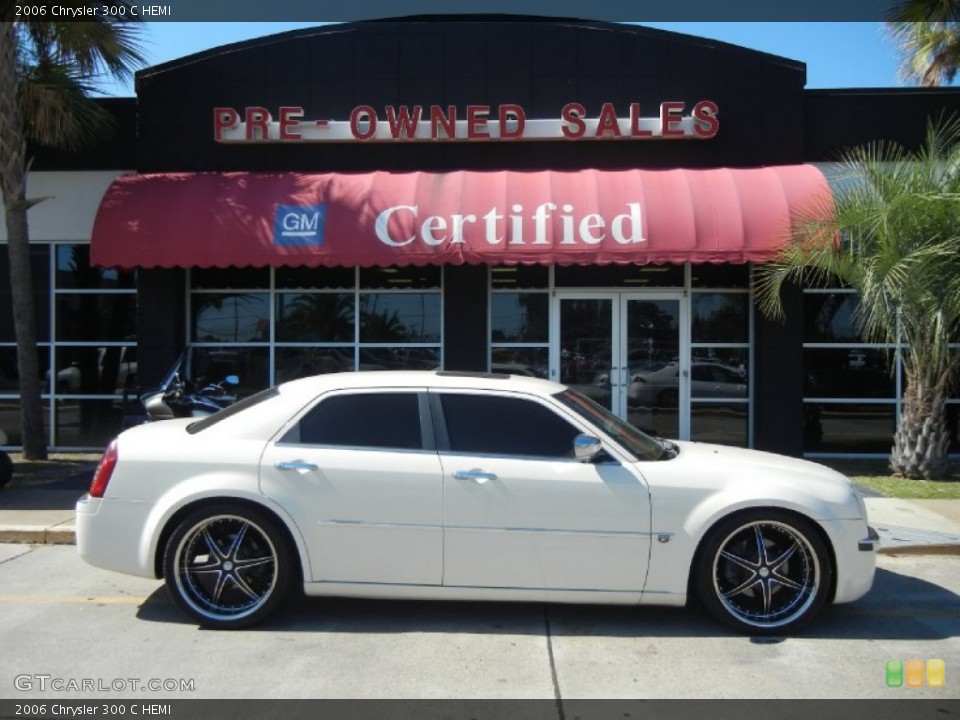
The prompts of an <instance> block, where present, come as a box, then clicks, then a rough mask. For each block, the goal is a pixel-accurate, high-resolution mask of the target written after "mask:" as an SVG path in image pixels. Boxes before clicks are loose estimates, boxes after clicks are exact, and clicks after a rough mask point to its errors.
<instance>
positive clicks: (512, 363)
mask: <svg viewBox="0 0 960 720" xmlns="http://www.w3.org/2000/svg"><path fill="white" fill-rule="evenodd" d="M490 357H491V362H490V371H491V372H497V373H507V374H509V375H527V376H529V377H538V378H543V379H546V377H547V373H548V371H549V367H550V351H549V349H548V348H545V347H538V348H527V347H523V348H520V347H496V346H494V347H492V348H491V349H490Z"/></svg>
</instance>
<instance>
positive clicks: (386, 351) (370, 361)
mask: <svg viewBox="0 0 960 720" xmlns="http://www.w3.org/2000/svg"><path fill="white" fill-rule="evenodd" d="M359 369H360V370H439V369H440V350H439V349H437V348H383V347H376V348H360V367H359Z"/></svg>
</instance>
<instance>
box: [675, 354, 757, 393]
mask: <svg viewBox="0 0 960 720" xmlns="http://www.w3.org/2000/svg"><path fill="white" fill-rule="evenodd" d="M749 367H750V351H749V350H748V349H746V348H695V349H694V350H693V358H692V362H691V363H690V396H691V397H692V398H694V399H700V400H705V399H721V400H731V399H740V400H746V399H747V397H748V394H749V389H750V384H749V376H748V374H747V369H748V368H749Z"/></svg>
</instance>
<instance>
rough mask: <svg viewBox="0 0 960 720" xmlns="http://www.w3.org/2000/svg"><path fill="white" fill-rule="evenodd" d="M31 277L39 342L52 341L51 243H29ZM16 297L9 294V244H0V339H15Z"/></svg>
mask: <svg viewBox="0 0 960 720" xmlns="http://www.w3.org/2000/svg"><path fill="white" fill-rule="evenodd" d="M30 279H31V280H32V281H33V306H34V312H35V313H36V315H35V317H36V318H37V323H36V327H37V342H49V340H50V246H49V245H31V246H30ZM15 341H16V334H15V333H14V329H13V296H12V295H11V294H10V260H9V256H8V254H7V246H6V245H3V244H0V342H11V343H12V342H15Z"/></svg>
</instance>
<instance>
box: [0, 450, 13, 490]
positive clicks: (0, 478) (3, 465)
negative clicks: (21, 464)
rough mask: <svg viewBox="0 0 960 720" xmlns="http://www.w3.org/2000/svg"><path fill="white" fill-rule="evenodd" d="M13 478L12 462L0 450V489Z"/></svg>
mask: <svg viewBox="0 0 960 720" xmlns="http://www.w3.org/2000/svg"><path fill="white" fill-rule="evenodd" d="M12 477H13V460H11V459H10V456H9V455H7V453H5V452H4V451H3V450H0V488H2V487H3V486H4V485H6V484H7V483H8V482H10V478H12Z"/></svg>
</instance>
